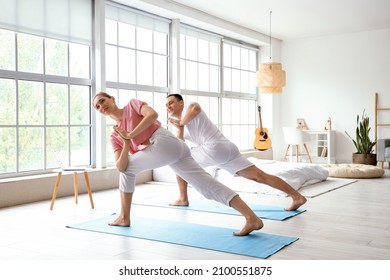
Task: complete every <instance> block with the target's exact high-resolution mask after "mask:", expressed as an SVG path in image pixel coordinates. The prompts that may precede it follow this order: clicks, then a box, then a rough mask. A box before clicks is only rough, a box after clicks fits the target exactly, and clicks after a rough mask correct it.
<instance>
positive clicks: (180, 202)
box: [169, 198, 190, 207]
mask: <svg viewBox="0 0 390 280" xmlns="http://www.w3.org/2000/svg"><path fill="white" fill-rule="evenodd" d="M169 205H170V206H183V207H186V206H188V205H190V204H189V202H188V200H185V199H180V198H179V199H177V200H175V201H174V202H171V203H169Z"/></svg>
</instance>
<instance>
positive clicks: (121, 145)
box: [92, 92, 263, 236]
mask: <svg viewBox="0 0 390 280" xmlns="http://www.w3.org/2000/svg"><path fill="white" fill-rule="evenodd" d="M92 103H93V106H94V108H95V109H96V110H97V111H98V112H99V113H101V114H103V115H105V116H108V117H110V118H112V119H113V120H114V121H116V125H115V126H114V131H113V133H112V134H111V144H112V147H113V150H114V153H115V161H116V168H117V169H118V171H119V172H120V177H119V190H120V198H121V211H120V214H119V216H118V217H117V219H115V220H114V221H113V222H111V223H110V225H112V226H125V227H129V226H130V224H131V222H130V210H131V203H132V197H133V192H134V189H135V179H136V176H137V174H139V173H140V172H142V171H145V170H150V169H154V168H157V167H161V166H164V165H169V166H170V167H171V168H172V169H173V170H174V172H175V173H176V174H177V175H179V176H180V177H182V178H183V179H185V180H186V181H187V182H189V183H190V184H191V185H192V186H193V187H194V188H195V189H196V190H197V191H199V192H200V193H201V194H202V195H203V196H205V197H206V198H208V199H213V200H215V201H218V202H220V203H223V204H225V205H228V206H230V207H232V208H234V209H236V210H237V211H239V212H240V213H241V214H242V215H243V216H244V217H245V219H246V223H245V225H244V226H243V227H242V229H241V230H240V231H238V232H234V233H233V234H234V235H237V236H242V235H248V234H249V233H251V232H252V231H254V230H259V229H261V228H262V227H263V222H262V221H261V220H260V219H259V218H258V217H257V216H256V215H255V213H254V212H253V211H252V210H251V209H250V208H249V207H248V205H247V204H246V203H245V202H244V201H243V200H242V199H241V198H240V197H239V196H238V195H237V194H236V193H235V192H234V191H232V190H231V189H229V188H228V187H226V186H224V185H222V184H221V183H219V182H217V181H216V180H214V179H213V178H212V177H211V176H210V175H209V174H208V173H207V172H206V171H204V170H203V169H202V168H201V167H200V166H199V165H198V164H197V163H196V162H195V160H194V159H193V158H192V157H191V153H190V150H189V148H188V147H187V145H186V144H185V143H184V142H183V141H181V140H179V139H177V138H176V137H175V136H174V135H173V134H172V133H171V132H169V131H168V130H166V129H164V128H162V127H161V123H160V122H159V121H158V120H157V117H158V114H157V112H156V111H155V110H153V109H152V108H151V107H149V106H148V105H147V104H146V103H145V102H142V101H140V100H137V99H131V100H130V102H129V103H128V104H127V105H126V106H125V107H124V108H119V107H118V106H117V105H116V103H115V98H114V97H113V96H111V95H109V94H107V93H105V92H99V93H98V94H96V96H95V97H94V98H93V101H92ZM129 154H130V155H129Z"/></svg>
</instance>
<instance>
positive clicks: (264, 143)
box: [253, 106, 272, 151]
mask: <svg viewBox="0 0 390 280" xmlns="http://www.w3.org/2000/svg"><path fill="white" fill-rule="evenodd" d="M257 108H258V110H259V127H258V128H256V131H255V134H256V139H255V142H254V143H253V146H254V147H255V149H257V150H260V151H265V150H268V149H269V148H271V146H272V142H271V139H270V138H269V135H268V129H266V128H263V124H262V121H261V107H260V106H257Z"/></svg>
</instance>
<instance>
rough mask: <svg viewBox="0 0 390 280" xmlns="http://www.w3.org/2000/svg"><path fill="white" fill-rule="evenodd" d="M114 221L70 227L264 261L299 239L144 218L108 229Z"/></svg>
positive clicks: (100, 221)
mask: <svg viewBox="0 0 390 280" xmlns="http://www.w3.org/2000/svg"><path fill="white" fill-rule="evenodd" d="M113 219H114V216H113V215H110V216H108V217H104V218H100V219H97V220H92V221H87V222H84V223H80V224H76V225H71V226H67V227H69V228H74V229H81V230H88V231H95V232H101V233H108V234H116V235H121V236H128V237H134V238H141V239H147V240H154V241H160V242H166V243H172V244H178V245H183V246H191V247H196V248H202V249H208V250H214V251H220V252H226V253H231V254H238V255H244V256H249V257H255V258H263V259H265V258H268V257H269V256H271V255H273V254H275V253H276V252H278V251H279V250H281V249H282V248H283V247H285V246H288V245H289V244H291V243H293V242H295V241H297V240H298V238H295V237H287V236H280V235H272V234H267V233H263V232H261V231H255V232H252V233H251V234H250V235H248V236H233V235H232V233H233V231H237V230H238V229H230V228H220V227H214V226H206V225H199V224H191V223H183V222H174V221H167V220H157V219H149V218H144V217H132V218H131V225H132V226H131V227H117V226H109V225H108V222H110V221H112V220H113Z"/></svg>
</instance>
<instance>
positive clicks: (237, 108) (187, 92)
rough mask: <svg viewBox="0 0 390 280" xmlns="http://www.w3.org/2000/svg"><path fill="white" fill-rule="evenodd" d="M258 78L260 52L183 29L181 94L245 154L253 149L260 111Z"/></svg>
mask: <svg viewBox="0 0 390 280" xmlns="http://www.w3.org/2000/svg"><path fill="white" fill-rule="evenodd" d="M221 46H222V51H221ZM255 75H256V49H254V48H250V47H248V46H244V45H240V44H236V43H234V42H229V41H226V40H224V39H223V38H222V37H221V36H218V35H215V34H211V33H208V32H205V31H202V30H199V29H196V28H193V27H187V26H182V28H181V31H180V88H181V93H182V94H183V95H184V96H185V99H186V102H190V101H195V102H198V103H199V104H200V105H201V107H202V108H203V110H204V111H205V112H206V114H207V115H208V116H209V118H210V119H211V120H212V121H213V122H214V123H215V125H217V126H218V127H219V128H220V129H221V130H222V132H223V133H224V134H225V136H226V137H228V138H229V139H230V140H231V141H232V142H234V143H235V144H236V145H237V146H238V147H239V148H240V149H241V150H245V149H250V148H253V138H254V130H255V127H256V115H255V114H256V110H257V109H256V108H257V107H256V86H255ZM221 85H223V86H221Z"/></svg>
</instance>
